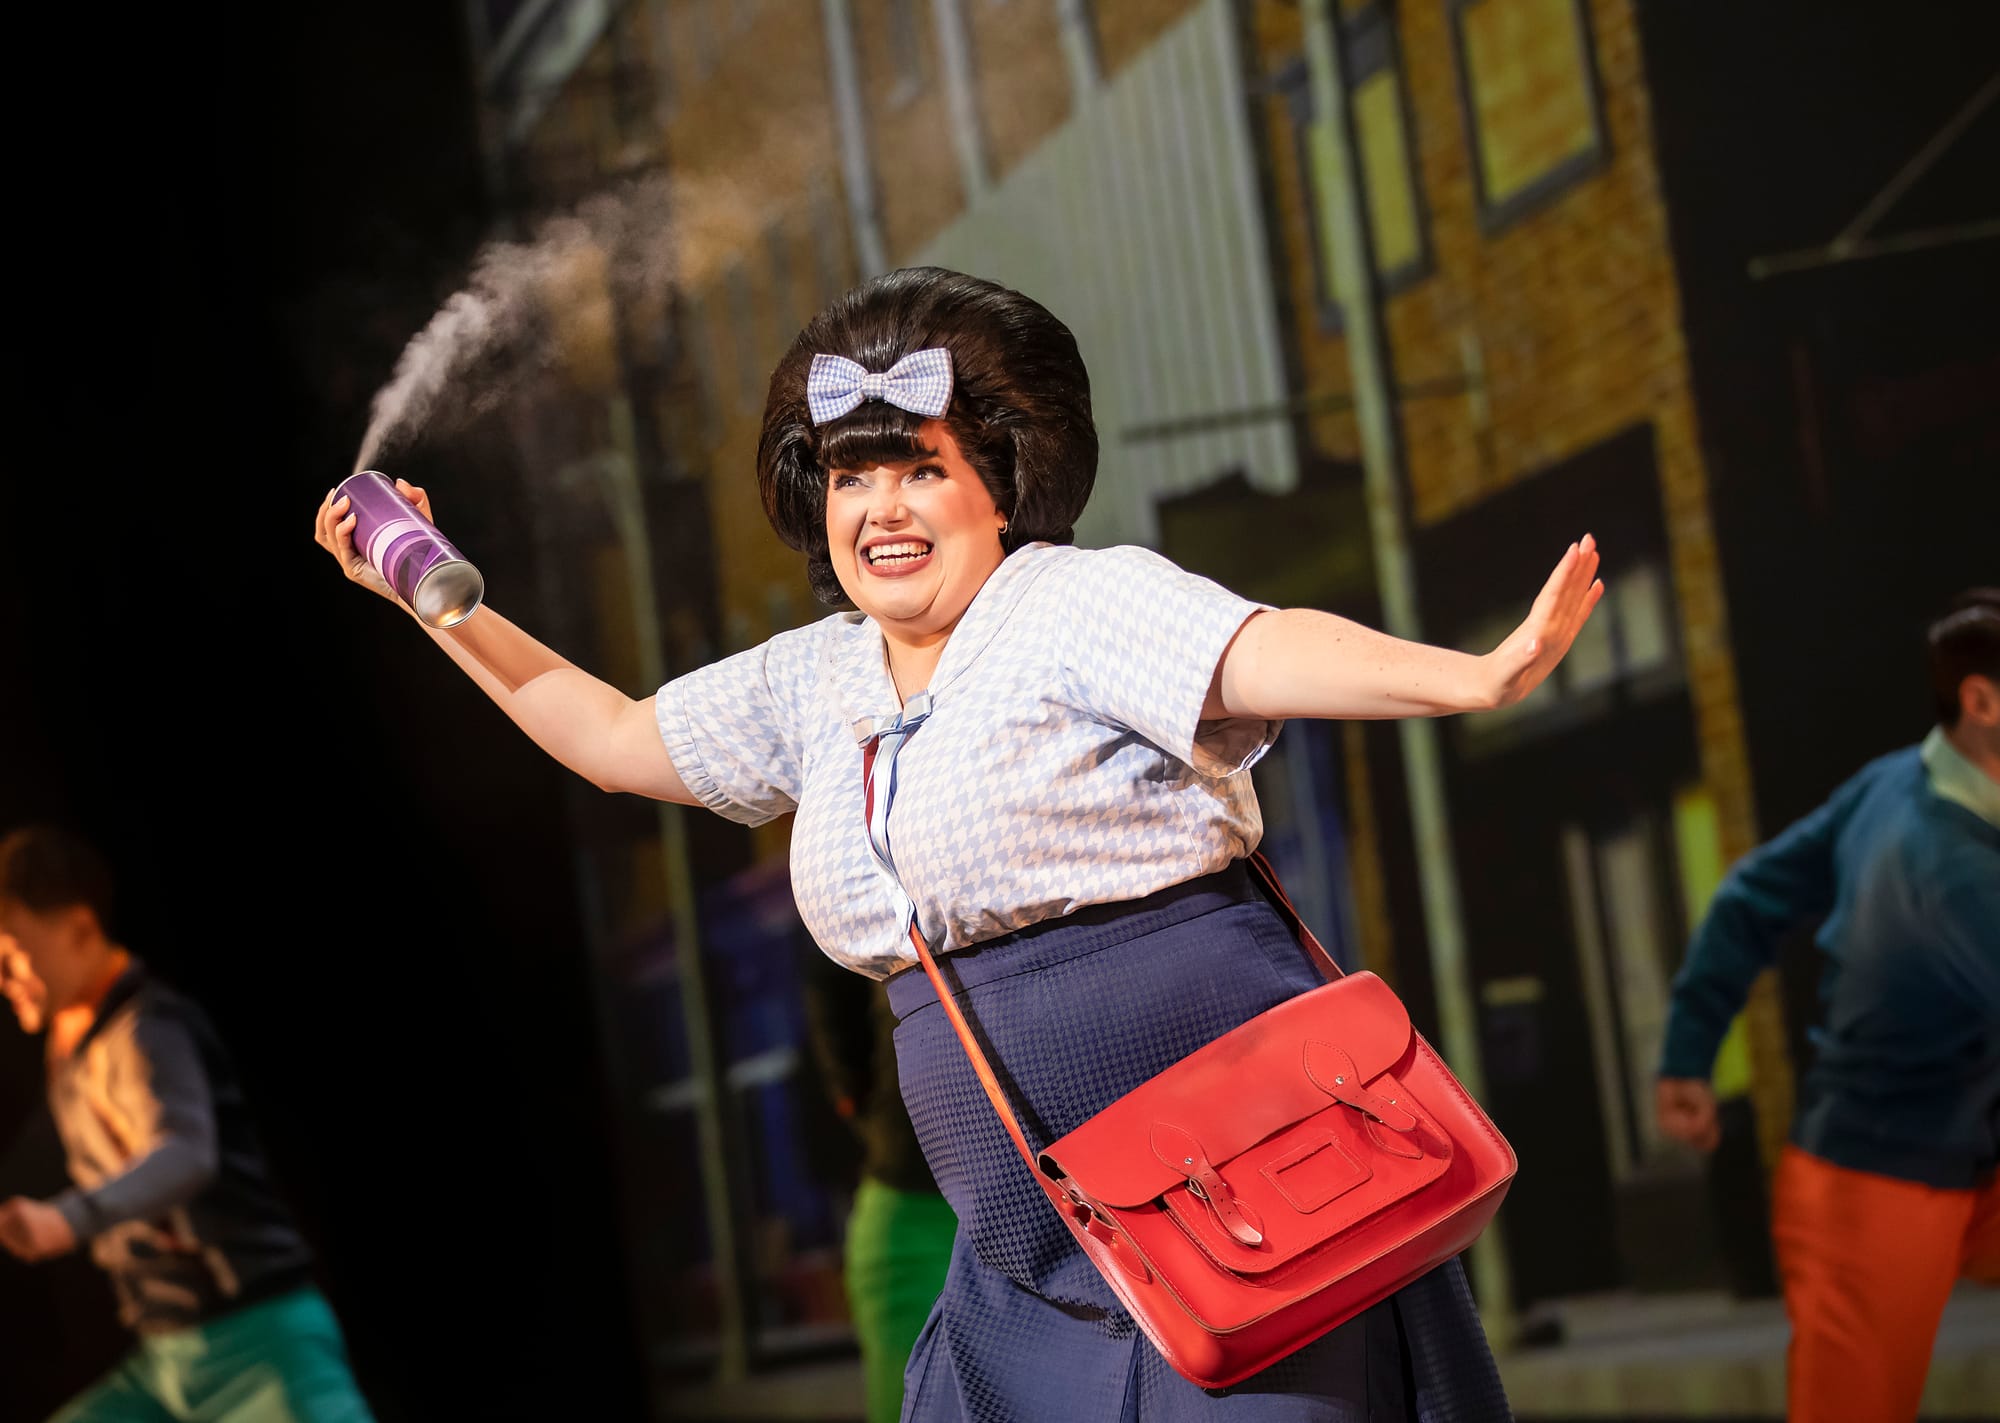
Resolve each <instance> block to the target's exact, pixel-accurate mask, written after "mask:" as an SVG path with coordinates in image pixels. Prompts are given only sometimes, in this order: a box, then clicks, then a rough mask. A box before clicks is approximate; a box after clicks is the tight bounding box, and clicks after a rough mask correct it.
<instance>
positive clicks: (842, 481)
mask: <svg viewBox="0 0 2000 1423" xmlns="http://www.w3.org/2000/svg"><path fill="white" fill-rule="evenodd" d="M860 482H861V481H860V480H859V479H857V478H856V477H855V476H853V475H851V474H836V475H835V476H834V477H833V487H834V488H835V489H852V488H853V487H854V486H855V485H857V484H859V483H860Z"/></svg>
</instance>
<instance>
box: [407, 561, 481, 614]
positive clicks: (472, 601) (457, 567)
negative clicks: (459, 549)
mask: <svg viewBox="0 0 2000 1423" xmlns="http://www.w3.org/2000/svg"><path fill="white" fill-rule="evenodd" d="M485 596H486V580H485V579H484V578H482V577H481V576H480V573H479V570H478V569H477V568H474V567H473V566H472V565H471V564H470V563H467V562H466V561H465V560H464V559H462V558H455V559H448V560H446V561H445V562H443V563H440V564H439V565H438V566H437V567H435V568H433V569H431V571H430V572H428V573H426V574H425V575H424V576H423V577H422V578H420V579H418V580H417V587H416V596H415V597H414V598H412V599H411V606H412V607H413V608H414V609H415V610H416V614H417V616H418V617H419V618H421V619H423V621H424V622H426V623H428V624H429V625H430V626H432V627H434V628H448V627H456V626H457V625H458V624H460V623H462V622H464V621H465V620H466V619H467V618H469V617H471V616H472V615H473V613H475V612H477V611H478V609H479V600H480V599H481V598H483V597H485Z"/></svg>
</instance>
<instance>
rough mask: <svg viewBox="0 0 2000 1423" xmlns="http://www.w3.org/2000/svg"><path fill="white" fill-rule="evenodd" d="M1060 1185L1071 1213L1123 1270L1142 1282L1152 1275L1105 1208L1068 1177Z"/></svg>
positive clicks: (1058, 1183) (1149, 1278)
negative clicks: (1103, 1246)
mask: <svg viewBox="0 0 2000 1423" xmlns="http://www.w3.org/2000/svg"><path fill="white" fill-rule="evenodd" d="M1057 1185H1058V1187H1059V1188H1060V1189H1061V1191H1062V1193H1063V1196H1064V1197H1065V1198H1066V1199H1067V1200H1068V1202H1069V1210H1070V1214H1071V1215H1073V1216H1075V1217H1076V1220H1077V1223H1078V1224H1080V1225H1081V1226H1082V1227H1083V1228H1084V1230H1085V1231H1087V1232H1088V1233H1089V1234H1090V1236H1091V1237H1092V1238H1093V1239H1095V1240H1098V1241H1101V1242H1102V1243H1103V1244H1104V1245H1105V1246H1106V1248H1108V1249H1109V1250H1110V1251H1111V1258H1112V1259H1114V1260H1116V1261H1117V1262H1118V1265H1119V1268H1120V1269H1122V1270H1124V1271H1125V1273H1126V1274H1128V1275H1130V1276H1131V1277H1132V1278H1133V1279H1135V1280H1137V1281H1138V1282H1139V1283H1140V1284H1142V1285H1143V1284H1145V1283H1146V1282H1147V1281H1149V1280H1151V1279H1152V1278H1153V1272H1152V1271H1151V1270H1150V1269H1148V1268H1147V1266H1146V1262H1145V1261H1144V1260H1142V1259H1140V1258H1139V1252H1138V1251H1137V1250H1136V1249H1134V1248H1133V1246H1132V1242H1131V1241H1129V1240H1127V1239H1126V1238H1125V1232H1124V1231H1122V1230H1120V1229H1119V1228H1118V1222H1117V1221H1115V1220H1113V1219H1112V1218H1111V1217H1110V1216H1109V1215H1107V1214H1106V1213H1105V1210H1104V1207H1102V1206H1100V1205H1099V1204H1097V1202H1096V1201H1093V1200H1092V1199H1091V1198H1090V1197H1089V1196H1087V1195H1085V1194H1084V1193H1083V1191H1082V1190H1081V1189H1079V1188H1078V1187H1077V1185H1076V1183H1075V1182H1073V1181H1071V1180H1069V1179H1068V1178H1067V1177H1065V1178H1063V1179H1062V1180H1060V1181H1058V1182H1057Z"/></svg>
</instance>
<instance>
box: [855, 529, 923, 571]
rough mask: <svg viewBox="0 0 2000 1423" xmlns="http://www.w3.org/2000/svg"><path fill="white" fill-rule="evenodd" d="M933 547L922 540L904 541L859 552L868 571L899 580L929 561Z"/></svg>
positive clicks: (871, 546) (869, 547) (880, 544)
mask: <svg viewBox="0 0 2000 1423" xmlns="http://www.w3.org/2000/svg"><path fill="white" fill-rule="evenodd" d="M933 548H934V545H932V544H929V543H926V542H924V541H923V540H922V539H904V540H898V541H897V542H895V543H879V544H871V545H869V546H868V547H867V548H865V549H863V550H862V552H861V562H862V563H863V564H864V565H866V567H867V569H868V571H869V572H870V573H873V574H875V575H877V576H878V577H882V578H900V577H901V576H903V575H904V574H906V573H914V572H916V571H917V570H918V569H920V568H922V567H924V566H925V565H926V564H928V563H929V562H930V561H931V553H932V551H933Z"/></svg>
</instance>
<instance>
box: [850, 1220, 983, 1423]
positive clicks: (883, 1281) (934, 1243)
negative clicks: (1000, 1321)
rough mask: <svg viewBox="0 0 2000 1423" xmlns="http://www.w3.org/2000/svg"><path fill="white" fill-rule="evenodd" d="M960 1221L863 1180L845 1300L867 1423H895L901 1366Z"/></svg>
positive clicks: (932, 1299)
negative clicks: (861, 1378) (856, 1346)
mask: <svg viewBox="0 0 2000 1423" xmlns="http://www.w3.org/2000/svg"><path fill="white" fill-rule="evenodd" d="M957 1235H958V1217H957V1216H955V1215H953V1214H952V1211H951V1207H950V1206H948V1205H946V1204H945V1201H944V1197H943V1196H940V1195H938V1194H936V1193H935V1192H929V1191H923V1192H913V1191H898V1190H896V1189H895V1188H894V1187H893V1186H885V1185H883V1184H882V1183H881V1182H879V1181H871V1180H863V1181H862V1183H861V1186H860V1189H859V1190H857V1191H856V1192H855V1193H854V1212H853V1214H852V1215H850V1216H849V1217H848V1219H847V1300H848V1309H849V1311H850V1312H851V1313H852V1314H853V1316H854V1333H855V1337H856V1338H857V1339H858V1340H859V1341H860V1343H861V1365H862V1371H863V1375H864V1378H865V1381H866V1384H867V1390H868V1423H896V1419H897V1417H898V1416H899V1415H900V1414H901V1413H902V1411H903V1365H904V1364H905V1363H907V1362H908V1361H909V1357H910V1346H911V1345H913V1344H915V1343H916V1342H917V1335H918V1333H919V1332H920V1331H921V1330H922V1329H923V1327H924V1321H925V1320H926V1319H928V1318H929V1317H930V1312H931V1306H932V1305H933V1304H935V1303H937V1297H938V1291H939V1290H941V1289H943V1288H944V1272H945V1267H946V1266H948V1265H949V1264H950V1263H951V1244H952V1241H953V1239H954V1238H956V1236H957Z"/></svg>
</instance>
